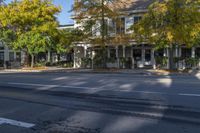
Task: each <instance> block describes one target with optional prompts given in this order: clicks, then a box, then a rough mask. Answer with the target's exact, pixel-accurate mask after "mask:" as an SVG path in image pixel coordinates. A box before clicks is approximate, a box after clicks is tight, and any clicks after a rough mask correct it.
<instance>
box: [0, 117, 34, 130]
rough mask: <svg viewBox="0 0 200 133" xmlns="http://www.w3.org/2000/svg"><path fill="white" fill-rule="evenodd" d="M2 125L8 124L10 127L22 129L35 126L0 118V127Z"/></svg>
mask: <svg viewBox="0 0 200 133" xmlns="http://www.w3.org/2000/svg"><path fill="white" fill-rule="evenodd" d="M2 124H9V125H12V126H18V127H23V128H31V127H34V126H35V124H32V123H26V122H21V121H16V120H11V119H6V118H0V125H2Z"/></svg>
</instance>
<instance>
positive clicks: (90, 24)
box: [73, 0, 133, 66]
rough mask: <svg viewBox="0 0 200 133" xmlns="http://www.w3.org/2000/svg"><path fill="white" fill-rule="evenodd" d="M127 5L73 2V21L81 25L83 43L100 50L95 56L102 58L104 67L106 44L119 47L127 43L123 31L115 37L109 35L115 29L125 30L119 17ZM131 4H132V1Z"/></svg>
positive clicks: (120, 0) (112, 0) (106, 0)
mask: <svg viewBox="0 0 200 133" xmlns="http://www.w3.org/2000/svg"><path fill="white" fill-rule="evenodd" d="M128 3H130V2H125V0H75V4H74V7H73V11H74V13H75V17H74V19H75V20H76V22H77V23H78V24H80V25H81V28H82V30H83V32H84V40H83V41H85V42H86V43H89V44H92V45H93V46H100V48H101V49H100V50H99V51H100V52H99V55H97V56H99V57H101V58H102V62H101V64H104V66H105V58H106V55H107V54H106V50H105V48H106V46H107V45H108V44H112V45H120V44H123V43H125V42H124V41H126V42H128V37H127V36H126V35H125V32H124V31H125V29H124V31H120V32H119V33H118V34H115V35H113V34H111V33H110V32H111V31H115V30H116V27H120V28H121V29H122V28H125V27H123V23H122V20H121V19H120V15H122V14H121V9H123V8H125V6H126V4H128ZM131 4H133V1H132V0H131ZM110 20H111V21H112V22H110ZM108 21H109V22H110V23H109V22H108ZM111 23H114V25H112V24H111ZM125 38H126V39H125Z"/></svg>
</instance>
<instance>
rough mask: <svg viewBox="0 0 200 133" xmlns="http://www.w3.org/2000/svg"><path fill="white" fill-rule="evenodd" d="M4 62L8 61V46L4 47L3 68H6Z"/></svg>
mask: <svg viewBox="0 0 200 133" xmlns="http://www.w3.org/2000/svg"><path fill="white" fill-rule="evenodd" d="M6 61H9V49H8V46H4V67H6Z"/></svg>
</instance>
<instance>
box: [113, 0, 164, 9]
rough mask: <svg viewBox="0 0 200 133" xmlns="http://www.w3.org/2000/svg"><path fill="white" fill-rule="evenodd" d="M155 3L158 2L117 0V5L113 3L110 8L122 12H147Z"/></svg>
mask: <svg viewBox="0 0 200 133" xmlns="http://www.w3.org/2000/svg"><path fill="white" fill-rule="evenodd" d="M155 1H157V0H116V2H115V4H113V3H112V4H110V6H111V7H112V8H114V9H119V8H120V10H122V11H133V10H146V9H148V7H149V6H150V5H151V4H152V3H154V2H155ZM159 1H162V0H159Z"/></svg>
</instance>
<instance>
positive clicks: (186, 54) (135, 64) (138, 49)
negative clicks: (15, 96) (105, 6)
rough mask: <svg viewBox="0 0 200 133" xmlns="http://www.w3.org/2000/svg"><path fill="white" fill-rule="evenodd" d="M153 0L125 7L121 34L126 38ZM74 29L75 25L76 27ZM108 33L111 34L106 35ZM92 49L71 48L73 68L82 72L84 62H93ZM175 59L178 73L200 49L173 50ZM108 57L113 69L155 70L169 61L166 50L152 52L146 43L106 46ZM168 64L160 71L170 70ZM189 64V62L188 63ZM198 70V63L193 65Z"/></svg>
mask: <svg viewBox="0 0 200 133" xmlns="http://www.w3.org/2000/svg"><path fill="white" fill-rule="evenodd" d="M153 2H154V0H137V1H136V3H134V4H131V0H130V5H127V7H126V8H124V9H123V10H122V12H124V14H126V16H121V17H120V19H121V22H122V25H123V26H122V27H123V29H121V32H124V33H125V34H130V32H131V31H130V30H129V28H130V26H131V25H132V24H134V23H136V22H137V21H139V20H140V19H141V18H142V15H143V14H144V13H145V12H146V11H147V8H148V6H149V5H150V4H152V3H153ZM107 22H108V25H110V24H109V23H111V24H113V23H112V20H110V19H107ZM75 26H76V24H75ZM115 27H116V28H115V30H114V32H113V31H112V34H114V35H116V34H117V32H118V30H119V27H117V26H116V25H115ZM108 32H109V33H110V32H111V31H108ZM91 47H92V46H91V45H90V44H85V43H78V44H76V47H75V48H74V67H75V68H81V67H84V65H83V64H84V63H83V61H82V60H83V58H91V59H93V58H94V56H95V51H91ZM174 56H175V57H174V58H177V59H179V61H177V62H176V63H175V64H176V67H177V68H178V69H185V68H187V67H191V64H190V63H187V60H186V58H200V47H193V48H187V47H184V46H182V47H178V46H177V47H176V48H175V49H174ZM107 57H108V58H113V59H115V61H112V62H108V63H107V67H113V68H131V69H132V68H156V65H157V64H158V63H156V62H158V61H156V60H157V59H159V58H163V59H167V58H168V57H169V49H168V48H166V49H160V50H157V51H155V50H154V49H153V46H152V45H150V44H147V43H143V44H137V43H136V42H134V41H132V42H131V41H130V42H129V44H123V45H121V46H112V45H109V46H107ZM123 58H124V59H125V60H126V62H127V63H121V62H122V61H120V60H121V59H123ZM167 60H168V61H167V63H166V64H164V66H163V68H169V58H168V59H167ZM188 60H189V59H188ZM196 66H197V67H199V63H197V65H196Z"/></svg>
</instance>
